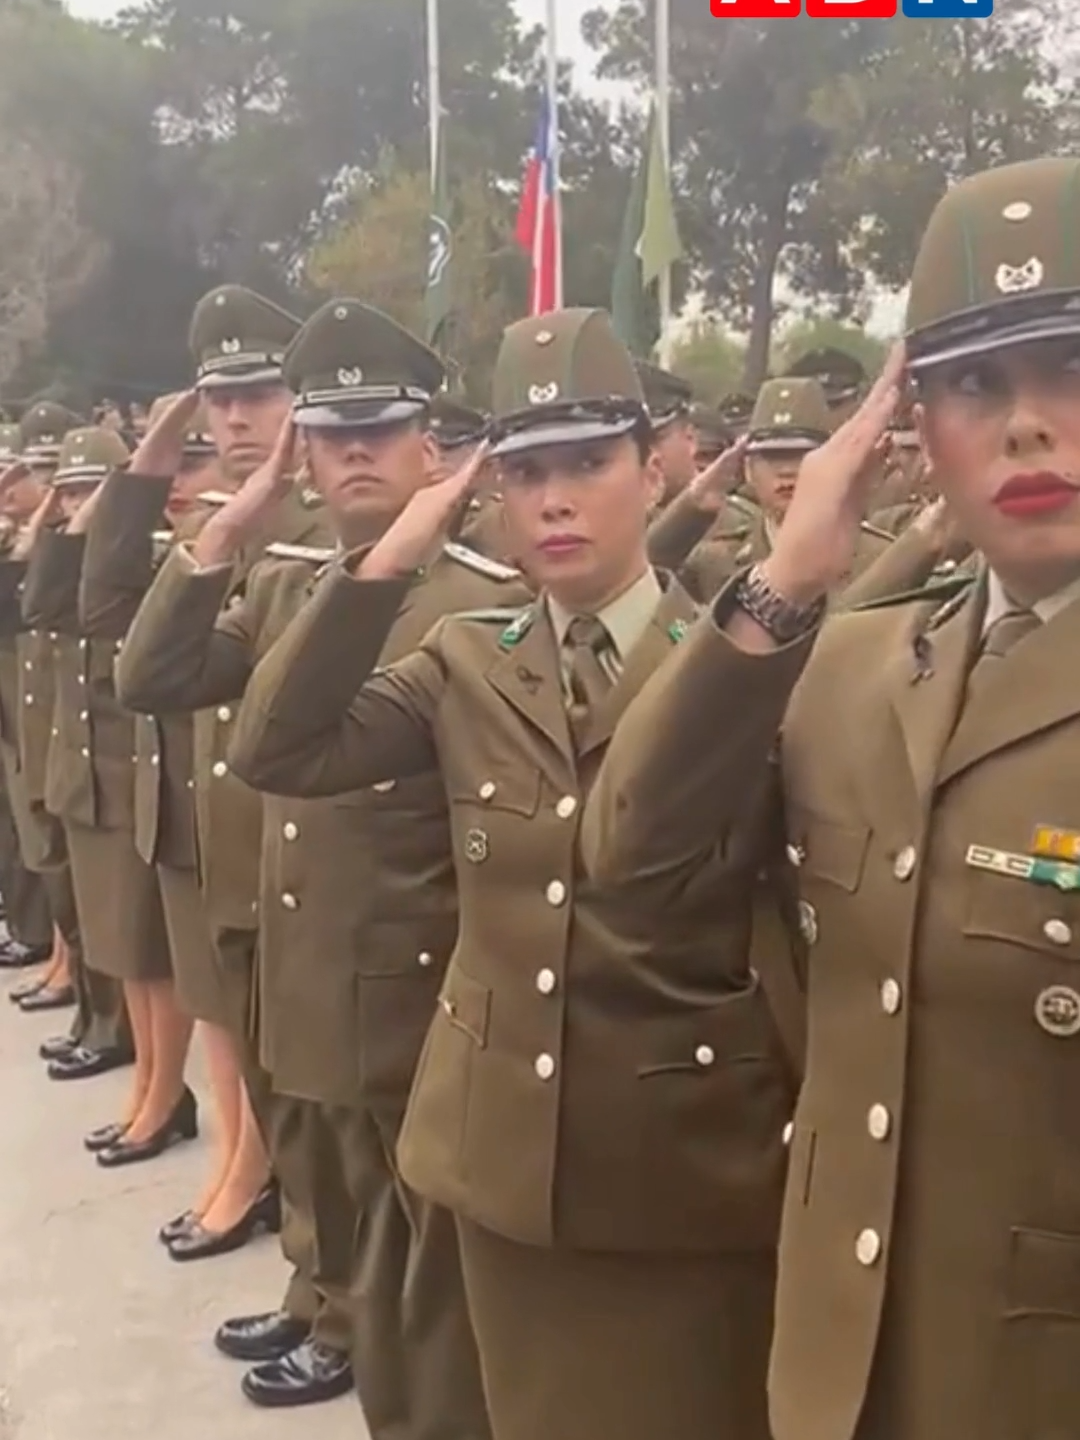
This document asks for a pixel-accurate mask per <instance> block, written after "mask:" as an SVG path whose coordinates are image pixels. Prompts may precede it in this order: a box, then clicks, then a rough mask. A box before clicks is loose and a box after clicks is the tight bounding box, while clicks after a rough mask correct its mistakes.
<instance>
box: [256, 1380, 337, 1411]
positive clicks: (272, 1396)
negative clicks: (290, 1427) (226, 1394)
mask: <svg viewBox="0 0 1080 1440" xmlns="http://www.w3.org/2000/svg"><path fill="white" fill-rule="evenodd" d="M354 1388H355V1387H354V1385H353V1379H352V1376H350V1377H349V1380H348V1382H347V1383H345V1382H342V1384H341V1385H340V1386H335V1387H334V1388H333V1389H331V1390H328V1391H327V1392H326V1393H325V1394H320V1395H312V1396H304V1397H298V1396H297V1395H296V1394H295V1393H294V1392H292V1391H289V1390H281V1391H274V1390H254V1389H253V1388H252V1387H250V1386H249V1385H248V1383H247V1376H246V1375H245V1376H244V1378H243V1380H241V1381H240V1389H241V1391H242V1393H243V1395H244V1398H245V1400H250V1401H251V1403H252V1405H257V1406H258V1407H259V1409H260V1410H302V1409H305V1408H306V1407H308V1406H309V1405H329V1403H330V1401H331V1400H341V1399H343V1398H344V1397H345V1396H346V1395H351V1394H352V1393H353V1390H354Z"/></svg>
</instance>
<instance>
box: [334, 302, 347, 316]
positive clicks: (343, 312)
mask: <svg viewBox="0 0 1080 1440" xmlns="http://www.w3.org/2000/svg"><path fill="white" fill-rule="evenodd" d="M348 316H349V311H348V309H347V308H346V306H344V305H339V306H338V307H337V309H336V310H335V311H334V319H335V320H347V319H348Z"/></svg>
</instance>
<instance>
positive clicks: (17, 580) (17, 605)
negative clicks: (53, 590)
mask: <svg viewBox="0 0 1080 1440" xmlns="http://www.w3.org/2000/svg"><path fill="white" fill-rule="evenodd" d="M25 580H26V561H25V560H16V559H15V558H13V557H12V556H11V555H5V556H3V557H0V635H18V634H19V633H20V631H22V630H24V629H25V628H26V626H25V622H24V621H23V617H22V587H23V585H24V583H25Z"/></svg>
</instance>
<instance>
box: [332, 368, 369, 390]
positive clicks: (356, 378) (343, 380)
mask: <svg viewBox="0 0 1080 1440" xmlns="http://www.w3.org/2000/svg"><path fill="white" fill-rule="evenodd" d="M337 378H338V384H339V385H346V386H350V385H362V384H363V383H364V372H363V370H361V369H360V366H359V365H357V366H355V367H354V368H353V369H351V370H350V369H349V368H348V366H344V365H343V366H342V368H341V369H340V370H339V371H338V372H337Z"/></svg>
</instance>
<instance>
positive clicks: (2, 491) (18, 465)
mask: <svg viewBox="0 0 1080 1440" xmlns="http://www.w3.org/2000/svg"><path fill="white" fill-rule="evenodd" d="M29 474H30V466H29V465H28V464H27V463H26V461H25V460H14V461H13V462H12V463H11V464H10V465H8V466H7V467H6V468H5V469H3V470H0V500H2V499H3V498H4V497H5V496H6V495H7V494H9V492H10V491H12V490H14V488H15V486H16V485H18V483H19V481H20V480H25V479H26V477H27V476H28V475H29Z"/></svg>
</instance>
